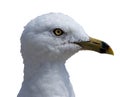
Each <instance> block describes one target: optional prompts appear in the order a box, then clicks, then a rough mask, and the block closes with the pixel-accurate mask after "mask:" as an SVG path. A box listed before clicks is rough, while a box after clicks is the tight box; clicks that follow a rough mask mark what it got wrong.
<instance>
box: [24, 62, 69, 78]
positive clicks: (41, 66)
mask: <svg viewBox="0 0 120 97" xmlns="http://www.w3.org/2000/svg"><path fill="white" fill-rule="evenodd" d="M31 63H32V64H31ZM31 63H29V64H25V67H24V80H30V79H33V78H34V77H37V78H39V77H40V78H41V77H43V76H46V75H49V76H50V77H54V74H56V75H57V76H58V75H59V76H61V77H63V76H65V77H67V78H69V76H68V73H67V70H66V67H65V65H64V64H65V62H47V61H44V62H39V63H33V62H31Z"/></svg>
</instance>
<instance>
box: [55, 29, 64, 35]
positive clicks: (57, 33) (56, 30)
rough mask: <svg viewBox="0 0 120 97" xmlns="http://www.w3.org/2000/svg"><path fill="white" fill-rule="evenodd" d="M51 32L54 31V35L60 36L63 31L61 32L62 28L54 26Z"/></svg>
mask: <svg viewBox="0 0 120 97" xmlns="http://www.w3.org/2000/svg"><path fill="white" fill-rule="evenodd" d="M53 33H54V34H55V35H56V36H60V35H62V34H63V33H64V32H63V30H61V29H60V28H55V29H54V30H53Z"/></svg>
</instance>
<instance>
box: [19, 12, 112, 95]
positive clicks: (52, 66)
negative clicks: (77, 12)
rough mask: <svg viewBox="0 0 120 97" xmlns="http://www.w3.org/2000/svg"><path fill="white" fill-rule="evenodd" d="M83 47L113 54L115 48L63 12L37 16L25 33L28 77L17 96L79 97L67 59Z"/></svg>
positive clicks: (24, 53)
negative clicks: (90, 34)
mask: <svg viewBox="0 0 120 97" xmlns="http://www.w3.org/2000/svg"><path fill="white" fill-rule="evenodd" d="M80 50H92V51H96V52H99V53H106V54H112V55H113V51H112V49H111V47H110V46H109V45H108V44H107V43H105V42H103V41H101V40H98V39H95V38H92V37H90V36H88V35H87V34H86V33H85V31H84V29H83V28H82V26H81V25H79V24H78V23H77V22H76V21H75V20H73V19H72V18H71V17H69V16H67V15H64V14H62V13H48V14H44V15H41V16H38V17H36V18H35V19H33V20H31V21H30V22H29V23H28V24H27V25H26V26H25V29H24V31H23V33H22V36H21V53H22V57H23V62H24V80H23V83H22V87H21V89H20V91H19V93H18V96H17V97H75V95H74V91H73V88H72V85H71V82H70V80H69V74H68V72H67V70H66V67H65V62H66V60H67V59H68V58H70V57H71V56H72V55H74V54H75V53H77V52H78V51H80Z"/></svg>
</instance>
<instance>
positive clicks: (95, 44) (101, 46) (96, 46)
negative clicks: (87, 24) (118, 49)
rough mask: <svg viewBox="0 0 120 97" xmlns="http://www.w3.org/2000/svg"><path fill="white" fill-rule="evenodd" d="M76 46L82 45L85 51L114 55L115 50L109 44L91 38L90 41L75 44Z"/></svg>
mask: <svg viewBox="0 0 120 97" xmlns="http://www.w3.org/2000/svg"><path fill="white" fill-rule="evenodd" d="M75 44H78V45H80V46H81V47H82V48H83V49H85V50H92V51H96V52H99V53H106V54H111V55H114V52H113V50H112V49H111V47H110V46H109V45H108V44H107V43H105V42H103V41H101V40H98V39H94V38H91V37H90V40H89V41H82V42H75Z"/></svg>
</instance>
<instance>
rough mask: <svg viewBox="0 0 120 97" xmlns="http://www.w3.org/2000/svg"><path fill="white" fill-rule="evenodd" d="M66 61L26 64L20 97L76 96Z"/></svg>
mask: <svg viewBox="0 0 120 97" xmlns="http://www.w3.org/2000/svg"><path fill="white" fill-rule="evenodd" d="M64 63H65V62H45V61H44V64H43V63H42V62H41V63H39V64H26V63H25V68H24V81H23V84H22V88H21V91H20V93H19V95H18V97H30V96H31V97H74V93H73V89H72V86H71V83H70V80H69V75H68V73H67V71H66V68H65V65H64Z"/></svg>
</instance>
